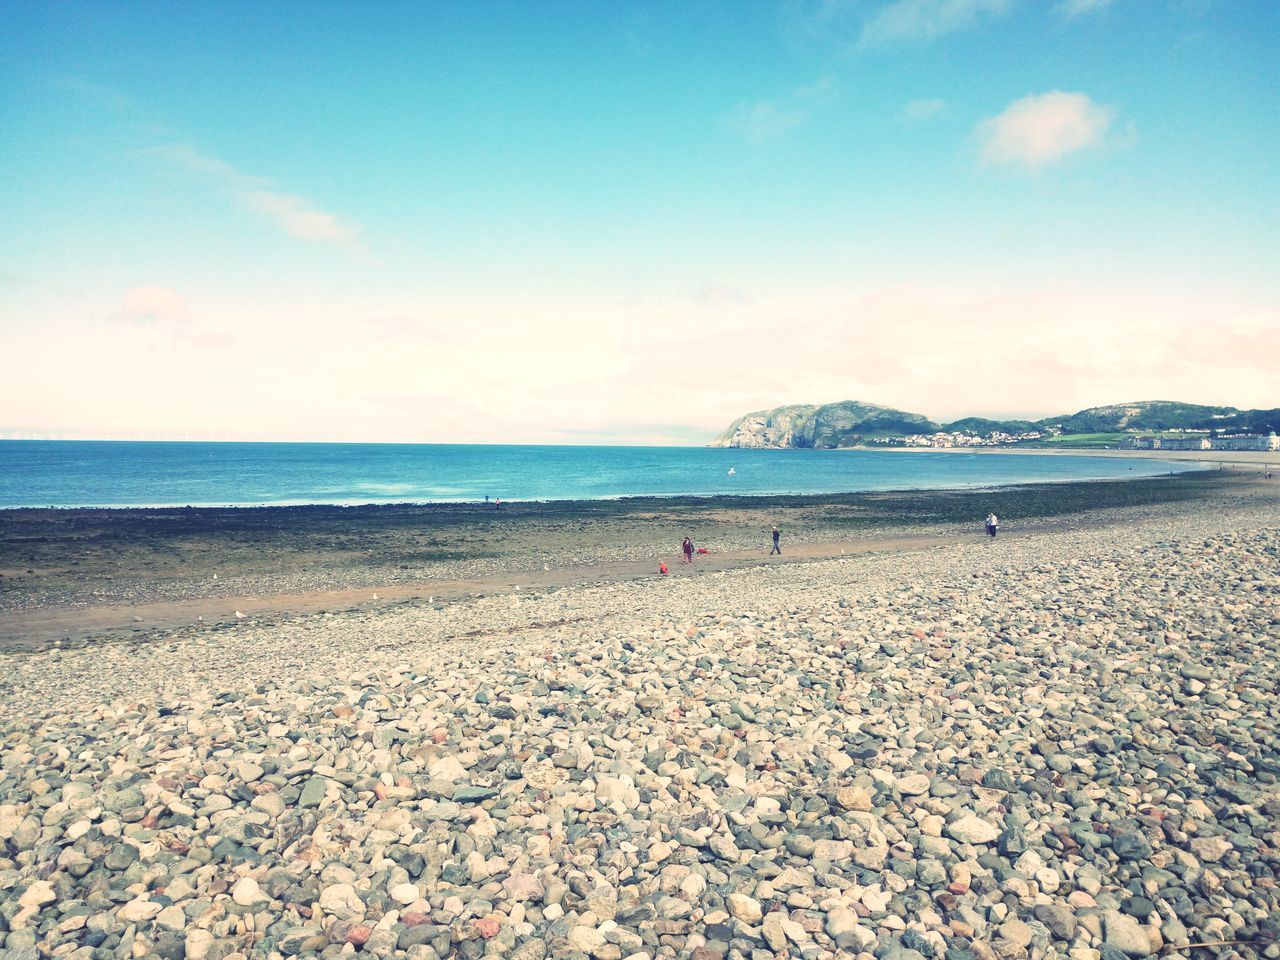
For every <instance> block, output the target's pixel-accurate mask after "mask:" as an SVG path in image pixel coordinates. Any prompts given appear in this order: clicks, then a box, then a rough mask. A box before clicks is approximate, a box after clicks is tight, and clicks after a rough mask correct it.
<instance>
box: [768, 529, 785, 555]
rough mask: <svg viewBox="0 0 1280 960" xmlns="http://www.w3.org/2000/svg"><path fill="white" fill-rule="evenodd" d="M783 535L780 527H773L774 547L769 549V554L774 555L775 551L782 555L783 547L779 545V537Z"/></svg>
mask: <svg viewBox="0 0 1280 960" xmlns="http://www.w3.org/2000/svg"><path fill="white" fill-rule="evenodd" d="M781 536H782V534H780V533H779V532H778V528H777V527H774V528H773V549H772V550H770V551H769V556H771V557H772V556H773V555H774V554H775V553H776V554H777V555H778V556H782V548H781V547H780V546H778V538H779V537H781Z"/></svg>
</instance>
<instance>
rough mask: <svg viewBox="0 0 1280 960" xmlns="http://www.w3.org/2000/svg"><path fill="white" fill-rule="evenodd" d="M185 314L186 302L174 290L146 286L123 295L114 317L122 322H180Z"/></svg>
mask: <svg viewBox="0 0 1280 960" xmlns="http://www.w3.org/2000/svg"><path fill="white" fill-rule="evenodd" d="M186 313H187V301H186V299H185V298H184V297H183V296H182V294H180V293H178V291H176V290H171V289H169V288H168V287H161V286H157V285H155V284H148V285H147V286H145V287H135V288H134V289H132V290H130V291H129V292H128V293H126V294H125V295H124V300H123V301H122V302H121V304H120V309H119V310H118V311H117V313H116V316H118V317H119V318H120V319H122V320H133V321H154V320H180V319H182V318H183V317H184V316H186Z"/></svg>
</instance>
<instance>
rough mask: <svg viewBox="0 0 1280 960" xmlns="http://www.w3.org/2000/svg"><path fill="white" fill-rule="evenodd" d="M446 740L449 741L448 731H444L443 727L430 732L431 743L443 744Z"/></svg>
mask: <svg viewBox="0 0 1280 960" xmlns="http://www.w3.org/2000/svg"><path fill="white" fill-rule="evenodd" d="M448 739H449V731H448V730H446V729H445V728H444V727H437V728H436V729H435V730H433V731H431V742H432V743H444V742H445V741H446V740H448Z"/></svg>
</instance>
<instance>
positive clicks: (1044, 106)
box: [978, 90, 1113, 169]
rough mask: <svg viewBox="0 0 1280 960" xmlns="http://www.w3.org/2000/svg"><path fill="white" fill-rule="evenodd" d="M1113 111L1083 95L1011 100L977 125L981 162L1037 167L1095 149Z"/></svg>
mask: <svg viewBox="0 0 1280 960" xmlns="http://www.w3.org/2000/svg"><path fill="white" fill-rule="evenodd" d="M1112 117H1113V111H1112V110H1111V108H1110V107H1104V106H1099V105H1098V104H1096V103H1094V102H1093V101H1092V100H1090V99H1089V98H1088V97H1087V96H1086V95H1085V94H1083V93H1063V92H1062V91H1060V90H1054V91H1052V92H1050V93H1042V94H1037V95H1034V96H1030V97H1023V98H1022V99H1021V100H1015V101H1014V102H1013V103H1011V104H1009V106H1007V107H1005V109H1004V110H1003V112H1001V113H999V114H997V115H996V116H994V117H991V118H989V119H987V120H984V121H982V123H981V124H979V126H978V135H979V136H980V138H981V139H982V158H983V161H984V162H985V163H989V164H996V165H1013V166H1025V167H1029V168H1033V169H1034V168H1038V167H1043V166H1047V165H1048V164H1051V163H1055V162H1056V161H1058V160H1061V159H1062V158H1063V157H1066V156H1067V155H1068V154H1072V153H1075V152H1077V151H1079V150H1084V149H1086V148H1088V147H1096V146H1098V145H1099V144H1101V143H1102V142H1103V141H1104V140H1105V139H1106V136H1107V132H1108V131H1109V130H1110V129H1111V120H1112Z"/></svg>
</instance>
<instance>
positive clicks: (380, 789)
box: [373, 781, 387, 800]
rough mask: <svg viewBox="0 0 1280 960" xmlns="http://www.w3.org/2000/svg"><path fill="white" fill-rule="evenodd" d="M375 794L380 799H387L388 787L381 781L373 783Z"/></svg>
mask: <svg viewBox="0 0 1280 960" xmlns="http://www.w3.org/2000/svg"><path fill="white" fill-rule="evenodd" d="M373 795H374V796H375V797H377V798H378V799H379V800H385V799H387V788H386V787H384V786H383V785H382V783H381V781H379V782H378V783H375V784H374V785H373Z"/></svg>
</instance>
